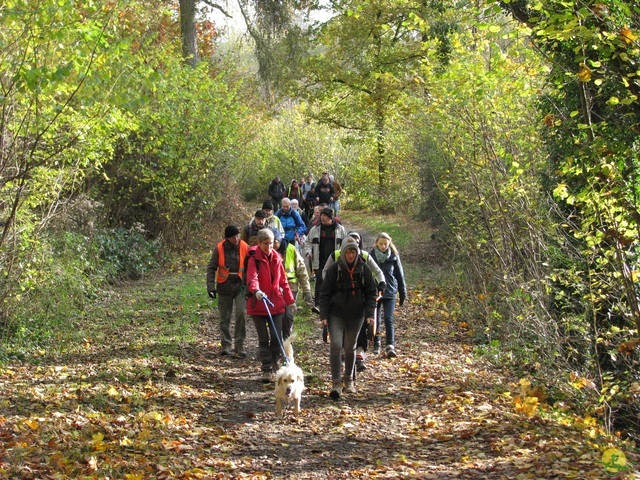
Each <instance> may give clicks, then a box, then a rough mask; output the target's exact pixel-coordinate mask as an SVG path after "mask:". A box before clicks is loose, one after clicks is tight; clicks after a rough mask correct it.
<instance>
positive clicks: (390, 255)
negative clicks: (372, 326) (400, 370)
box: [371, 232, 407, 358]
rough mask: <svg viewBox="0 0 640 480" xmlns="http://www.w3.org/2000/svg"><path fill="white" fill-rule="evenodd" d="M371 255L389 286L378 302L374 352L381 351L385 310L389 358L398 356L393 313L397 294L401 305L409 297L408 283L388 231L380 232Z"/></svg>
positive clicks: (385, 330) (386, 341)
mask: <svg viewBox="0 0 640 480" xmlns="http://www.w3.org/2000/svg"><path fill="white" fill-rule="evenodd" d="M371 256H372V257H373V259H374V260H375V261H376V263H377V264H378V266H379V267H380V269H381V270H382V271H383V272H384V277H385V281H386V284H387V287H386V288H385V290H384V293H383V294H382V299H381V300H380V301H379V302H378V312H377V317H376V336H375V338H374V340H373V353H374V354H378V353H380V348H381V345H380V344H381V335H380V323H381V314H382V312H381V310H384V337H385V344H386V350H385V352H386V355H387V357H388V358H393V357H396V356H397V353H396V349H395V329H394V326H393V313H394V311H395V308H396V296H397V295H399V296H400V306H402V305H404V302H405V300H406V299H407V284H406V282H405V281H404V270H403V269H402V262H401V261H400V254H399V253H398V249H397V248H396V246H395V245H394V244H393V241H392V240H391V237H390V236H389V234H388V233H385V232H381V233H380V234H378V237H377V238H376V243H375V246H374V247H373V249H372V250H371Z"/></svg>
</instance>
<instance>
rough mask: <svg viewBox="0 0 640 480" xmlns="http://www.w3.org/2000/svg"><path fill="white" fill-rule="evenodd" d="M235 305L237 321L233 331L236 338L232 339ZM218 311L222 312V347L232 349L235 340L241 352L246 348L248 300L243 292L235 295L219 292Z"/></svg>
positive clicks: (236, 347)
mask: <svg viewBox="0 0 640 480" xmlns="http://www.w3.org/2000/svg"><path fill="white" fill-rule="evenodd" d="M234 306H235V310H236V312H235V313H236V323H235V328H234V332H233V337H234V340H232V339H231V330H230V327H231V317H232V315H233V308H234ZM218 311H219V312H220V343H221V344H222V349H223V350H229V349H231V344H232V342H233V343H234V344H235V350H236V352H239V351H240V350H242V349H243V348H244V339H245V338H246V337H247V328H246V318H247V302H246V300H245V298H244V295H243V294H242V292H239V293H238V294H237V295H236V296H235V297H233V296H231V295H222V294H218Z"/></svg>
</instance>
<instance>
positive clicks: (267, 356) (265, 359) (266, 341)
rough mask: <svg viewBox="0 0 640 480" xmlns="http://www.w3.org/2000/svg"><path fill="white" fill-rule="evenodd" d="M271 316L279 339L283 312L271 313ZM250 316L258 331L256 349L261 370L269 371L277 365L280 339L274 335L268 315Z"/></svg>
mask: <svg viewBox="0 0 640 480" xmlns="http://www.w3.org/2000/svg"><path fill="white" fill-rule="evenodd" d="M271 316H272V318H273V323H275V325H276V329H277V335H278V337H280V340H282V318H283V317H284V313H278V314H276V315H273V314H272V315H271ZM251 318H252V319H253V324H254V325H255V326H256V332H257V333H258V350H259V352H260V363H261V364H262V371H263V372H270V371H272V370H273V369H275V367H277V365H278V358H279V357H280V350H281V349H280V341H278V337H276V332H274V330H273V325H272V324H271V320H270V319H269V317H261V316H259V315H252V316H251Z"/></svg>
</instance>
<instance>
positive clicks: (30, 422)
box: [24, 419, 40, 431]
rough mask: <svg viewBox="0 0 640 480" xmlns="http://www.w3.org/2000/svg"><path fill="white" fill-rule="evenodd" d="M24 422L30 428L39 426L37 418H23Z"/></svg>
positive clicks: (36, 428)
mask: <svg viewBox="0 0 640 480" xmlns="http://www.w3.org/2000/svg"><path fill="white" fill-rule="evenodd" d="M24 424H25V425H26V426H27V427H29V428H30V429H31V430H34V431H35V430H38V428H39V427H40V424H39V423H38V421H37V420H35V419H29V420H25V421H24Z"/></svg>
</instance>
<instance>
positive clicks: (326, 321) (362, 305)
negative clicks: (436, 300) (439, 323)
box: [320, 242, 377, 400]
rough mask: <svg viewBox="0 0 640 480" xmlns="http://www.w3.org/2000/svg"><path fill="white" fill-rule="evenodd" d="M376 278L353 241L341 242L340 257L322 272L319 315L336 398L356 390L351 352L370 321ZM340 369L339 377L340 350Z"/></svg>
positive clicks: (333, 395) (334, 397) (332, 395)
mask: <svg viewBox="0 0 640 480" xmlns="http://www.w3.org/2000/svg"><path fill="white" fill-rule="evenodd" d="M376 296H377V290H376V281H375V279H374V278H373V274H372V273H371V270H370V269H369V267H367V266H366V265H365V263H364V261H363V260H362V258H361V257H360V249H359V248H358V246H357V245H356V244H355V243H349V242H345V243H344V245H343V246H342V248H341V249H340V257H339V258H338V260H337V261H336V262H335V263H333V264H332V265H331V266H330V267H329V269H328V270H327V273H326V278H325V279H324V281H323V282H322V288H321V289H320V319H321V321H322V325H323V326H327V327H328V328H329V338H330V348H329V363H330V364H331V392H330V393H329V397H330V398H332V399H334V400H337V399H339V398H340V396H341V395H342V391H343V388H342V387H343V381H342V380H343V379H344V392H345V393H356V388H355V356H356V340H357V339H358V333H359V332H360V329H361V328H362V324H363V322H364V321H365V318H366V319H367V320H366V321H367V322H369V323H373V322H374V318H373V314H374V310H375V306H376ZM343 348H344V373H343V375H342V377H341V371H340V370H341V368H342V350H343Z"/></svg>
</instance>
